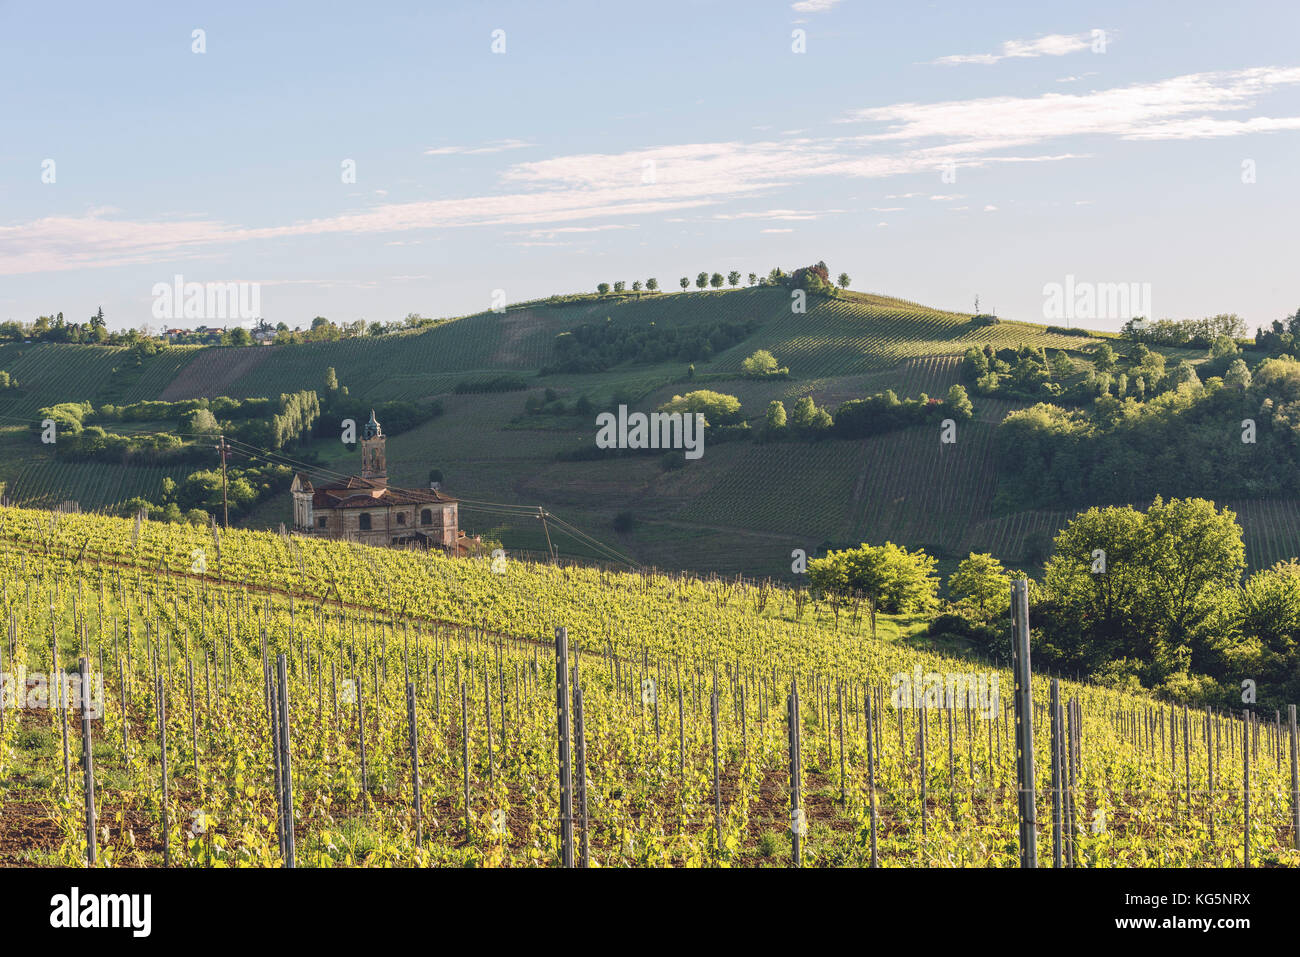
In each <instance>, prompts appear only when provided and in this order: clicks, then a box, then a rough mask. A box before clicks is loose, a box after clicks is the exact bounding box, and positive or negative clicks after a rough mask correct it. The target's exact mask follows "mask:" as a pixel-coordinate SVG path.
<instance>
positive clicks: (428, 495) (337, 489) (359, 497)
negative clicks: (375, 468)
mask: <svg viewBox="0 0 1300 957" xmlns="http://www.w3.org/2000/svg"><path fill="white" fill-rule="evenodd" d="M299 478H301V479H302V480H303V481H304V482H306V483H307V484H306V487H304V488H302V489H300V490H301V491H304V492H306V491H310V492H312V499H311V504H312V508H377V507H378V508H386V507H389V506H397V505H449V504H453V503H455V502H456V499H454V498H452V497H451V496H450V495H445V494H443V493H442V492H436V491H434V490H433V489H414V488H393V487H392V486H391V485H385V484H383V483H382V482H376V481H374V480H372V479H365V478H361V477H360V476H359V475H349V476H348V477H347V478H344V479H338V480H336V481H332V482H324V483H322V484H320V485H316V486H314V487H313V486H312V485H311V483H310V482H309V481H308V480H307V477H306V476H305V475H303V474H302V473H299V474H298V475H297V476H295V477H294V482H295V484H296V483H297V481H298V479H299Z"/></svg>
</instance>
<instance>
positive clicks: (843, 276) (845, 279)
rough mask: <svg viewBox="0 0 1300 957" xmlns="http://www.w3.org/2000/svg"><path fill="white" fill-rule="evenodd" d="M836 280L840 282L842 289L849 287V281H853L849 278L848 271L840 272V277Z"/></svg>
mask: <svg viewBox="0 0 1300 957" xmlns="http://www.w3.org/2000/svg"><path fill="white" fill-rule="evenodd" d="M835 281H836V282H838V283H839V284H840V288H841V289H848V288H849V283H850V282H852V280H851V279H849V274H848V273H846V272H842V273H840V274H839V277H838V278H837V279H836V280H835Z"/></svg>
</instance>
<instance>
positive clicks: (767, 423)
mask: <svg viewBox="0 0 1300 957" xmlns="http://www.w3.org/2000/svg"><path fill="white" fill-rule="evenodd" d="M763 428H764V431H766V432H767V433H768V434H771V433H774V432H779V431H781V430H782V429H784V428H785V404H784V403H783V402H782V401H781V400H780V399H773V400H772V401H771V402H769V403H768V404H767V416H766V418H765V419H764V421H763Z"/></svg>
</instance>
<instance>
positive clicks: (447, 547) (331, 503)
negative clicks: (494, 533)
mask: <svg viewBox="0 0 1300 957" xmlns="http://www.w3.org/2000/svg"><path fill="white" fill-rule="evenodd" d="M386 442H387V437H386V436H385V435H384V432H383V429H381V428H380V426H379V422H378V421H376V419H375V413H374V410H371V412H370V421H369V422H367V423H366V424H365V428H364V429H363V430H362V434H361V474H360V475H359V476H358V475H350V476H348V477H347V478H346V479H341V480H339V481H334V482H325V483H320V484H313V483H312V481H311V479H309V478H308V477H307V475H306V473H303V472H299V473H298V474H297V475H295V476H294V477H293V485H292V486H290V489H289V491H290V493H291V494H292V496H293V530H294V532H295V533H297V534H300V535H316V536H320V537H322V538H337V539H342V540H344V541H349V542H360V543H361V544H362V545H385V546H388V545H398V546H407V545H416V546H420V547H423V548H435V547H436V548H441V549H443V551H445V552H447V553H448V554H449V555H463V554H467V553H468V552H469V551H470V549H471V547H472V546H473V545H474V544H475V542H476V540H472V539H469V538H468V537H467V536H466V535H465V533H464V532H462V531H461V530H460V522H459V516H458V514H457V512H458V503H457V502H456V500H455V499H454V498H452V497H450V496H448V495H444V494H443V493H442V492H441V491H440V490H439V489H438V488H436V487H431V488H429V489H427V490H426V489H400V488H389V486H388V463H387V457H386V452H385V447H384V446H385V443H386Z"/></svg>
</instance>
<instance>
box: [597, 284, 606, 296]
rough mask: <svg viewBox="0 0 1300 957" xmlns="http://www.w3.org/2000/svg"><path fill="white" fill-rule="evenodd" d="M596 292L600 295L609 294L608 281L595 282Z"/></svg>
mask: <svg viewBox="0 0 1300 957" xmlns="http://www.w3.org/2000/svg"><path fill="white" fill-rule="evenodd" d="M596 292H598V293H600V294H601V295H602V296H608V295H609V283H607V282H602V283H599V284H597V286H596Z"/></svg>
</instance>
